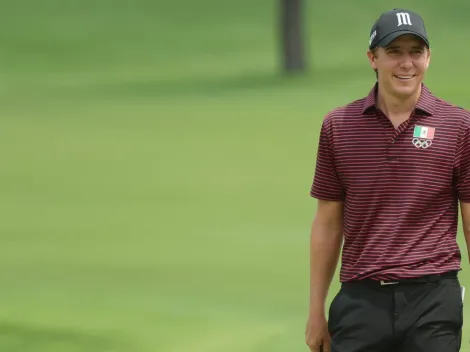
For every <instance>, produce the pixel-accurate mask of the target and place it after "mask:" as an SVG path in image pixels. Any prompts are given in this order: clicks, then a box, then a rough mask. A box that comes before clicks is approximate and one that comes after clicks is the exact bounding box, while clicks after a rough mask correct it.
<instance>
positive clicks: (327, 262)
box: [309, 200, 343, 318]
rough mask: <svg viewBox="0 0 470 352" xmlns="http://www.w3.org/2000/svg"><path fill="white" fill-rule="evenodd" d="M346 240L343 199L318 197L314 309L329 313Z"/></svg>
mask: <svg viewBox="0 0 470 352" xmlns="http://www.w3.org/2000/svg"><path fill="white" fill-rule="evenodd" d="M342 241H343V202H341V201H327V200H318V206H317V212H316V215H315V218H314V220H313V223H312V228H311V233H310V310H309V315H310V317H312V318H315V317H324V316H325V300H326V297H327V294H328V290H329V287H330V284H331V281H332V279H333V276H334V274H335V270H336V267H337V264H338V259H339V255H340V252H341V245H342Z"/></svg>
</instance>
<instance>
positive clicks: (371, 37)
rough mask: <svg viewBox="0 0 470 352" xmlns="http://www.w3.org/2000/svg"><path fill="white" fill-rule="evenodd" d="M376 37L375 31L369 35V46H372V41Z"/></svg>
mask: <svg viewBox="0 0 470 352" xmlns="http://www.w3.org/2000/svg"><path fill="white" fill-rule="evenodd" d="M376 35H377V31H374V33H372V34H371V36H370V39H369V45H371V44H372V41H373V40H374V38H375V36H376Z"/></svg>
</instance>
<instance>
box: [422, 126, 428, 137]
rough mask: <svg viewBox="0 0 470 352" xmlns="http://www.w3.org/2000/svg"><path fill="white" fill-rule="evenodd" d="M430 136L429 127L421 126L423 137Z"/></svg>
mask: <svg viewBox="0 0 470 352" xmlns="http://www.w3.org/2000/svg"><path fill="white" fill-rule="evenodd" d="M427 136H428V128H427V127H421V138H426V137H427Z"/></svg>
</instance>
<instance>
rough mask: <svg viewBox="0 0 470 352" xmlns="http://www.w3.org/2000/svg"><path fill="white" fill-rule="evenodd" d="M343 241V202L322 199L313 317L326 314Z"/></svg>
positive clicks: (313, 258)
mask: <svg viewBox="0 0 470 352" xmlns="http://www.w3.org/2000/svg"><path fill="white" fill-rule="evenodd" d="M469 212H470V210H469ZM469 219H470V218H469ZM469 226H470V221H469ZM469 233H470V232H469ZM342 240H343V202H340V201H326V200H318V207H317V213H316V216H315V219H314V220H313V223H312V229H311V234H310V312H309V314H310V316H316V317H322V316H324V315H325V300H326V296H327V294H328V290H329V287H330V284H331V281H332V279H333V276H334V273H335V270H336V267H337V264H338V259H339V254H340V251H341V244H342Z"/></svg>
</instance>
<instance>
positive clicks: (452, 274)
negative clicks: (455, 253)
mask: <svg viewBox="0 0 470 352" xmlns="http://www.w3.org/2000/svg"><path fill="white" fill-rule="evenodd" d="M456 278H457V271H448V272H445V273H441V274H430V275H424V276H420V277H411V278H403V279H398V280H395V281H387V280H374V279H370V278H367V279H363V280H358V281H353V282H356V283H361V282H363V283H371V284H375V285H380V286H386V285H399V284H418V283H433V282H438V281H441V280H444V279H456Z"/></svg>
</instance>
